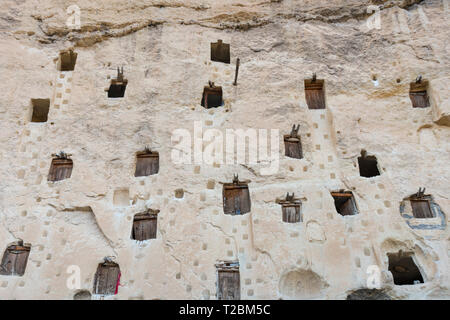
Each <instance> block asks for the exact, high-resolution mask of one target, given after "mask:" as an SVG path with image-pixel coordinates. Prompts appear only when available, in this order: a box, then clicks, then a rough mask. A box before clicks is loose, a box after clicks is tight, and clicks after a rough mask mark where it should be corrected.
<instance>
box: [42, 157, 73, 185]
mask: <svg viewBox="0 0 450 320" xmlns="http://www.w3.org/2000/svg"><path fill="white" fill-rule="evenodd" d="M72 168H73V161H72V160H70V159H53V160H52V164H51V166H50V172H49V173H48V178H47V180H48V181H60V180H64V179H68V178H70V176H71V175H72Z"/></svg>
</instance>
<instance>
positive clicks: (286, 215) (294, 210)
mask: <svg viewBox="0 0 450 320" xmlns="http://www.w3.org/2000/svg"><path fill="white" fill-rule="evenodd" d="M282 210H283V221H284V222H289V223H296V222H300V221H301V219H300V206H299V205H283V206H282Z"/></svg>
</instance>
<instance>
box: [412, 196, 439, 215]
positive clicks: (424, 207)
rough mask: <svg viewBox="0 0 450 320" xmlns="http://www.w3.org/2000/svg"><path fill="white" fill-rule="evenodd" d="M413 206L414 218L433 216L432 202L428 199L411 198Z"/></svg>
mask: <svg viewBox="0 0 450 320" xmlns="http://www.w3.org/2000/svg"><path fill="white" fill-rule="evenodd" d="M411 207H412V211H413V215H414V218H419V219H420V218H433V217H434V215H433V212H432V211H431V207H430V203H429V202H428V200H411Z"/></svg>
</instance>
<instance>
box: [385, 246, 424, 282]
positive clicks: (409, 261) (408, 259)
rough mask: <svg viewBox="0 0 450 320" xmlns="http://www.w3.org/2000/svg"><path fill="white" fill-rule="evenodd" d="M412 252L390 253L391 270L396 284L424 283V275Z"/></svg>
mask: <svg viewBox="0 0 450 320" xmlns="http://www.w3.org/2000/svg"><path fill="white" fill-rule="evenodd" d="M412 256H413V254H412V253H403V252H398V253H388V258H389V271H390V272H391V273H392V276H393V278H394V284H396V285H400V286H401V285H411V284H419V283H423V282H424V281H423V277H422V274H421V273H420V270H419V268H418V267H417V265H416V264H415V262H414V260H413V257H412Z"/></svg>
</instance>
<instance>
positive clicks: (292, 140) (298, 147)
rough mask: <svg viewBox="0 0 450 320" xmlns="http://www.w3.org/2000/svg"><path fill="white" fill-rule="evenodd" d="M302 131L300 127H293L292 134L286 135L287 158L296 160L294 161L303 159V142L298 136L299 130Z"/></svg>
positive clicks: (285, 149) (285, 148)
mask: <svg viewBox="0 0 450 320" xmlns="http://www.w3.org/2000/svg"><path fill="white" fill-rule="evenodd" d="M299 129H300V125H298V127H295V125H294V126H293V127H292V131H291V133H290V134H287V135H284V151H285V152H284V154H285V155H286V157H289V158H294V159H302V158H303V152H302V142H301V140H300V136H299V135H298V130H299Z"/></svg>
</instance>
